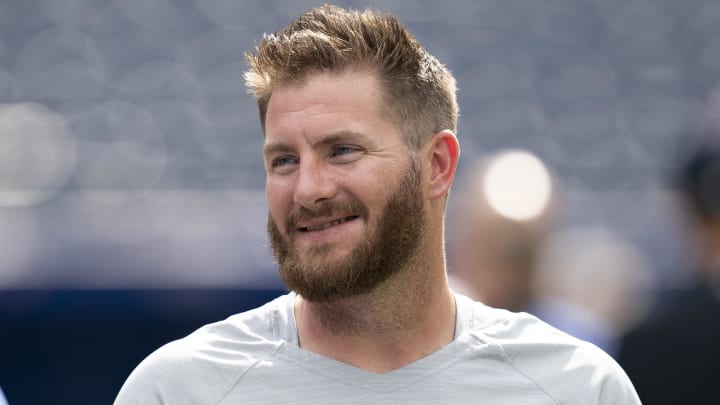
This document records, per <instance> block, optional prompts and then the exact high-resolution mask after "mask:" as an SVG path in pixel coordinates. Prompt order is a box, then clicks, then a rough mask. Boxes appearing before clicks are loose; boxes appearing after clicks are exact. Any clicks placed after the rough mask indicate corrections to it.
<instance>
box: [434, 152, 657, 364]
mask: <svg viewBox="0 0 720 405" xmlns="http://www.w3.org/2000/svg"><path fill="white" fill-rule="evenodd" d="M463 174H464V179H463V181H462V182H461V184H460V185H459V190H457V191H456V193H455V194H454V205H453V208H454V209H453V210H452V211H451V212H450V213H449V216H450V217H451V226H450V227H449V229H448V232H449V235H450V236H449V238H448V239H449V245H450V246H451V248H450V255H449V264H450V267H449V279H450V285H451V287H452V288H453V289H454V290H455V291H458V292H461V293H463V294H465V295H467V296H469V297H471V298H473V299H476V300H478V301H480V302H482V303H484V304H485V305H489V306H492V307H497V308H504V309H508V310H511V311H516V312H517V311H524V312H529V313H532V314H533V315H536V316H538V317H539V318H540V319H542V320H543V321H545V322H548V323H549V324H551V325H553V326H555V327H556V328H558V329H560V330H562V331H564V332H567V333H569V334H571V335H573V336H575V337H578V338H580V339H583V340H586V341H589V342H591V343H594V344H596V345H597V346H599V347H600V348H602V349H603V350H605V351H606V352H608V353H609V354H611V355H616V354H617V345H618V339H619V336H620V335H622V333H623V332H625V331H626V330H627V329H628V328H630V327H631V326H632V325H634V323H635V322H637V320H638V319H641V317H642V315H643V314H644V313H645V312H646V311H647V309H648V308H649V306H650V302H651V300H650V292H651V289H652V274H651V273H650V270H649V267H648V265H647V263H646V261H645V259H644V257H643V256H642V255H641V254H640V253H639V251H638V249H636V248H634V247H633V246H631V245H630V244H629V243H627V242H625V241H623V240H622V239H621V238H620V237H619V236H618V235H616V234H614V233H612V232H610V231H609V230H606V229H600V228H594V227H587V228H581V227H574V228H569V229H559V224H558V223H556V222H559V218H557V212H558V206H559V205H560V204H561V202H560V201H559V200H560V190H559V188H560V185H559V184H558V182H557V181H555V179H554V178H553V176H552V174H551V172H550V171H549V169H548V168H547V167H546V165H544V164H543V162H542V161H541V160H540V159H539V158H538V157H537V156H535V155H534V154H532V153H530V152H528V151H524V150H502V151H499V152H496V153H493V154H492V155H490V156H488V157H486V158H484V159H480V160H478V161H477V162H476V163H475V164H473V165H471V166H470V168H469V169H467V170H466V171H465V173H463Z"/></svg>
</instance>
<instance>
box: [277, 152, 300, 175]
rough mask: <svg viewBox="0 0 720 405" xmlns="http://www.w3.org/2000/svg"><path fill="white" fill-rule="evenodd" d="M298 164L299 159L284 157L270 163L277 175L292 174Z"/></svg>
mask: <svg viewBox="0 0 720 405" xmlns="http://www.w3.org/2000/svg"><path fill="white" fill-rule="evenodd" d="M297 164H298V159H297V158H296V157H294V156H289V155H283V156H278V157H276V158H273V159H272V160H271V161H270V169H271V170H272V171H273V172H275V173H277V174H285V173H290V172H291V171H292V170H293V169H294V168H295V166H296V165H297Z"/></svg>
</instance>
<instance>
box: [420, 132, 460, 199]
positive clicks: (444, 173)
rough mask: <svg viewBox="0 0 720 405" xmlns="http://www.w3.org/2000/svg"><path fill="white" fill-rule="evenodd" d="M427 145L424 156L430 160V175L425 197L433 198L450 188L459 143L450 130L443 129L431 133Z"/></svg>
mask: <svg viewBox="0 0 720 405" xmlns="http://www.w3.org/2000/svg"><path fill="white" fill-rule="evenodd" d="M428 146H429V149H428V151H427V155H426V156H427V157H428V158H429V162H430V176H429V184H428V188H427V193H428V195H427V197H428V198H429V199H431V200H434V199H438V198H440V197H443V196H445V195H446V194H447V192H448V190H450V186H451V185H452V182H453V179H454V178H455V170H456V169H457V163H458V158H459V157H460V145H459V143H458V140H457V137H456V136H455V134H454V133H452V131H449V130H444V131H440V132H438V133H436V134H435V135H433V138H432V139H431V140H430V142H429V143H428Z"/></svg>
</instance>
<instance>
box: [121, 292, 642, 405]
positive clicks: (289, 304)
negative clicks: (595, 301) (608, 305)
mask: <svg viewBox="0 0 720 405" xmlns="http://www.w3.org/2000/svg"><path fill="white" fill-rule="evenodd" d="M294 298H295V295H294V294H293V293H290V294H287V295H283V296H281V297H278V298H277V299H275V300H273V301H271V302H269V303H267V304H265V305H263V306H262V307H259V308H256V309H253V310H250V311H248V312H244V313H241V314H237V315H234V316H231V317H230V318H228V319H226V320H224V321H221V322H217V323H213V324H209V325H206V326H204V327H202V328H200V329H198V330H197V331H195V332H194V333H192V334H190V335H189V336H187V337H185V338H183V339H180V340H177V341H174V342H171V343H169V344H167V345H165V346H163V347H161V348H160V349H158V350H157V351H155V352H154V353H152V354H151V355H150V356H148V357H147V358H146V359H145V360H143V361H142V362H141V363H140V365H138V367H137V368H136V369H135V370H134V371H133V372H132V374H131V375H130V377H129V378H128V379H127V381H126V382H125V384H124V385H123V387H122V389H121V390H120V393H119V394H118V397H117V398H116V401H115V404H116V405H131V404H143V405H150V404H173V405H180V404H218V405H220V404H223V405H225V404H240V403H242V404H273V403H281V404H322V403H326V404H334V403H343V404H379V403H393V404H437V403H452V404H463V403H475V404H477V403H481V404H489V405H492V404H514V405H524V404H533V405H542V404H555V405H557V404H582V405H593V404H623V405H624V404H628V405H629V404H639V403H640V400H639V399H638V397H637V394H636V393H635V390H634V388H633V387H632V384H631V383H630V380H629V379H628V378H627V376H626V374H625V373H624V372H623V370H622V369H621V368H620V367H619V365H618V364H617V363H616V362H615V361H614V360H613V359H612V358H611V357H610V356H608V355H607V354H606V353H605V352H603V351H602V350H600V349H598V348H597V347H595V346H593V345H591V344H590V343H586V342H583V341H580V340H578V339H575V338H573V337H571V336H569V335H567V334H564V333H562V332H560V331H558V330H557V329H554V328H552V327H550V326H549V325H547V324H545V323H544V322H542V321H540V320H538V319H537V318H535V317H533V316H532V315H529V314H525V313H512V312H509V311H505V310H500V309H495V308H490V307H487V306H485V305H483V304H481V303H478V302H473V301H472V300H470V299H469V298H467V297H465V296H462V295H457V294H456V305H457V320H456V336H455V339H454V340H453V341H452V342H451V343H450V344H448V345H446V346H444V347H443V348H441V349H440V350H438V351H436V352H435V353H433V354H431V355H429V356H427V357H425V358H422V359H420V360H418V361H416V362H414V363H411V364H409V365H407V366H405V367H402V368H400V369H397V370H394V371H391V372H389V373H383V374H377V373H372V372H367V371H364V370H361V369H359V368H357V367H353V366H350V365H348V364H344V363H342V362H339V361H335V360H333V359H330V358H326V357H323V356H320V355H317V354H315V353H312V352H309V351H307V350H304V349H302V348H300V347H299V346H298V337H297V329H296V327H295V320H294V316H293V300H294Z"/></svg>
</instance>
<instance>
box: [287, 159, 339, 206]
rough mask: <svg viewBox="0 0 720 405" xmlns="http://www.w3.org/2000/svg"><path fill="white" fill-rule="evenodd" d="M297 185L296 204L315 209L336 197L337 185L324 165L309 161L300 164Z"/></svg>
mask: <svg viewBox="0 0 720 405" xmlns="http://www.w3.org/2000/svg"><path fill="white" fill-rule="evenodd" d="M297 176H298V179H297V183H296V185H295V193H294V196H293V198H294V200H295V203H297V204H299V205H301V206H303V207H305V208H308V209H314V208H315V207H316V206H317V205H318V204H320V203H322V202H323V201H325V200H330V199H332V198H333V197H335V193H336V192H337V185H336V184H335V181H334V180H333V179H332V178H331V176H330V175H329V173H327V171H326V170H324V169H323V165H322V164H320V163H315V162H311V161H308V160H307V159H306V160H304V161H302V162H301V163H300V167H299V169H298V172H297Z"/></svg>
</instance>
